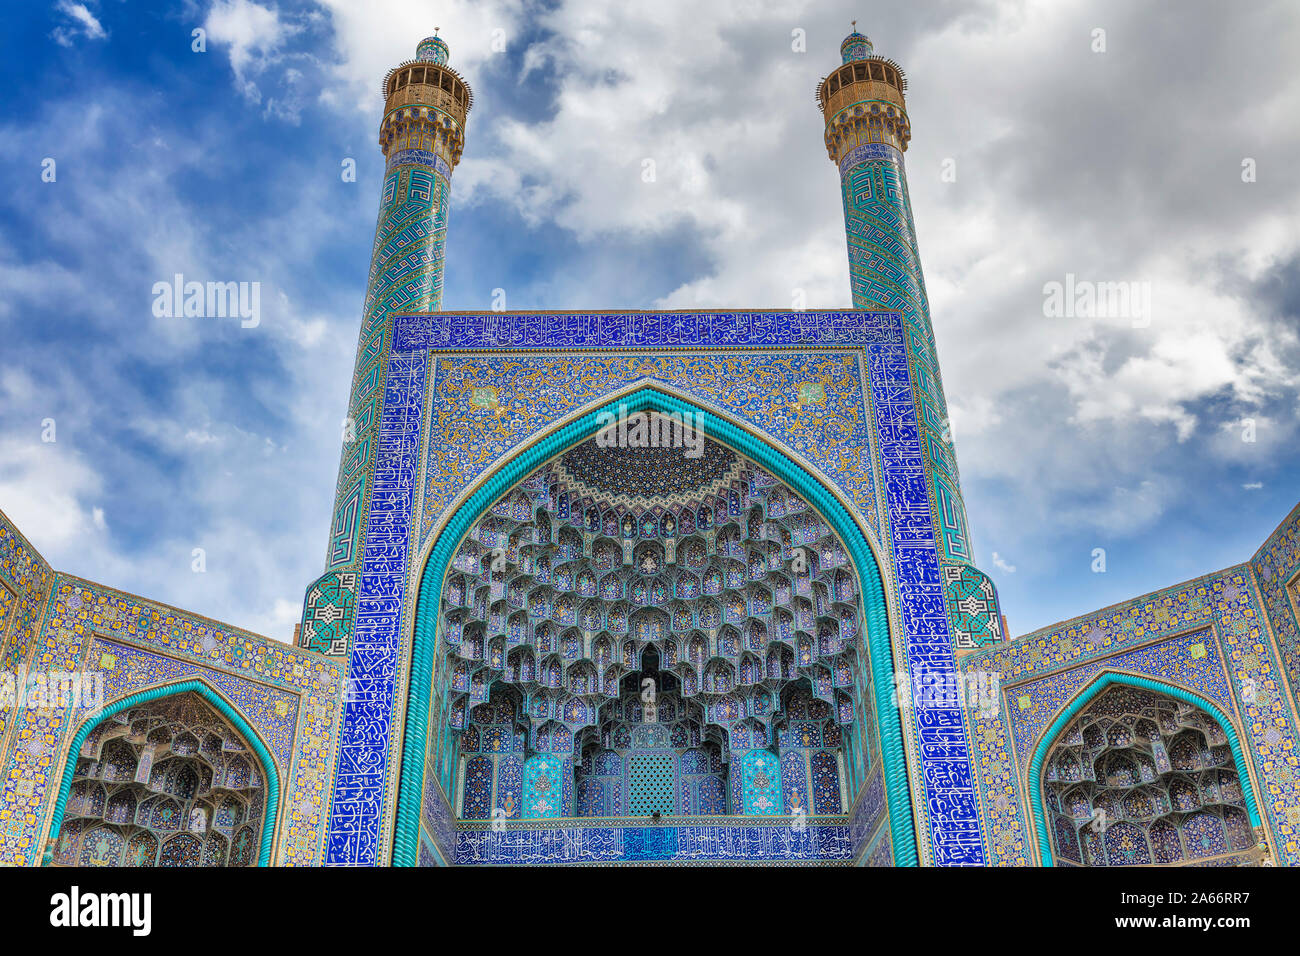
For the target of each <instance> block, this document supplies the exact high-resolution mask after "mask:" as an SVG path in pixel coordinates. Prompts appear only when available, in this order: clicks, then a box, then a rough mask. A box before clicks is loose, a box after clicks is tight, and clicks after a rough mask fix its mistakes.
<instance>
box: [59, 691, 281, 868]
mask: <svg viewBox="0 0 1300 956" xmlns="http://www.w3.org/2000/svg"><path fill="white" fill-rule="evenodd" d="M268 768H270V769H269V772H268ZM278 799H279V778H278V774H277V773H276V771H275V769H274V763H273V761H272V760H271V757H270V753H269V752H268V751H267V750H266V747H265V745H264V744H263V743H262V741H261V740H260V739H259V738H258V737H257V735H256V734H255V733H254V732H253V730H252V728H251V727H250V726H249V725H248V723H247V722H246V721H245V720H244V719H243V718H242V717H241V716H240V715H239V714H238V712H237V711H235V710H234V709H233V708H231V707H230V705H229V704H227V703H226V702H225V701H224V700H222V699H221V698H220V697H219V696H218V695H217V694H216V693H214V692H213V691H212V690H211V689H210V688H208V687H207V686H206V685H204V684H202V683H200V682H198V681H186V682H184V683H183V684H180V685H173V686H171V687H166V688H155V689H154V690H152V691H144V692H141V693H138V694H133V695H131V696H130V697H127V698H125V699H124V700H122V701H119V702H117V703H116V704H114V705H112V706H110V707H109V708H107V710H106V712H105V714H104V716H102V717H98V718H95V719H92V720H90V721H87V722H86V723H85V724H83V725H82V727H81V728H80V729H79V731H78V732H77V734H76V735H75V736H74V738H73V743H72V749H71V751H70V753H69V756H68V762H67V764H66V765H65V768H64V774H63V778H62V782H61V789H60V793H59V797H58V800H57V801H56V804H55V820H56V823H55V826H54V828H53V829H52V830H51V834H50V846H49V848H48V849H47V858H46V862H47V863H49V864H52V865H55V866H65V865H66V866H142V867H151V866H174V867H192V866H193V867H197V866H265V865H268V864H269V862H270V849H271V845H272V841H273V838H274V830H275V819H276V803H277V802H278Z"/></svg>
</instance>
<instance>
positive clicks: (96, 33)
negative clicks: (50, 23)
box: [50, 0, 108, 47]
mask: <svg viewBox="0 0 1300 956" xmlns="http://www.w3.org/2000/svg"><path fill="white" fill-rule="evenodd" d="M54 7H55V9H56V10H58V11H59V12H60V13H62V14H63V15H64V16H65V17H67V18H68V19H69V20H71V21H72V22H71V23H70V24H68V25H66V26H58V27H55V28H54V32H53V33H51V34H50V36H51V37H53V38H54V42H55V43H57V44H59V45H60V46H68V47H70V46H72V45H73V43H75V42H76V39H77V37H78V36H82V37H85V38H86V39H87V40H107V39H108V31H107V30H105V29H104V26H103V24H101V23H100V22H99V19H98V18H97V17H96V16H95V15H94V14H93V13H91V12H90V8H89V7H87V6H86V5H85V4H84V3H71V2H69V0H59V2H58V3H56V4H55V5H54Z"/></svg>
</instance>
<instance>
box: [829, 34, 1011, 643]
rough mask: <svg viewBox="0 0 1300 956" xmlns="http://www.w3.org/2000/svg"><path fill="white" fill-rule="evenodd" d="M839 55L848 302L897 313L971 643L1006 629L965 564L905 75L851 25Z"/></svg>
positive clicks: (936, 513) (935, 504)
mask: <svg viewBox="0 0 1300 956" xmlns="http://www.w3.org/2000/svg"><path fill="white" fill-rule="evenodd" d="M840 54H841V65H840V67H839V68H838V69H836V70H835V71H834V72H832V73H831V74H830V75H829V76H827V77H826V78H825V79H824V80H822V82H821V84H820V86H819V87H818V90H817V102H818V105H819V106H820V107H821V109H822V112H823V113H824V115H825V119H826V149H827V152H828V153H829V155H830V158H831V160H832V161H833V162H834V163H835V164H836V166H837V167H838V168H839V172H840V188H841V194H842V196H843V199H844V226H845V232H846V234H847V237H848V250H849V275H850V283H851V287H852V293H853V305H854V307H856V308H859V309H885V310H891V311H897V312H900V313H902V316H903V322H904V327H905V329H906V331H907V352H908V365H909V370H910V373H911V379H912V382H911V384H912V392H913V398H914V400H915V403H916V414H917V419H918V422H919V424H920V436H919V437H920V442H921V450H922V452H923V454H924V457H925V460H926V464H927V468H926V472H927V474H928V475H929V476H930V480H929V485H930V488H929V492H930V499H931V507H932V510H933V517H934V524H935V532H936V534H935V539H936V544H937V545H938V547H939V552H940V558H941V560H942V562H943V563H944V564H945V566H946V569H945V572H944V577H945V586H946V589H947V591H948V597H949V600H950V603H953V604H954V605H957V604H959V603H960V602H961V601H962V600H963V599H967V600H966V605H965V606H966V607H967V608H968V610H967V611H963V610H962V609H961V607H959V606H953V607H952V608H950V611H951V614H952V616H953V618H954V635H953V639H954V641H955V643H956V644H957V646H958V647H975V646H979V645H982V644H985V643H989V642H992V641H996V640H1000V639H1002V638H1003V637H1004V636H1005V635H1004V634H1003V630H1002V621H1001V615H1000V613H999V612H998V610H997V606H996V598H995V596H994V594H993V588H992V584H991V583H990V582H988V579H987V578H986V577H985V576H984V575H982V574H980V573H979V572H978V571H976V570H975V569H974V568H973V567H970V565H971V564H972V563H973V552H972V549H971V544H970V536H969V532H968V525H967V521H966V508H965V505H964V504H963V502H962V496H961V486H960V480H959V477H958V473H957V462H956V457H955V455H954V452H953V444H952V430H951V426H950V424H949V420H948V408H947V403H946V401H945V400H944V394H943V384H942V379H941V377H940V373H939V360H938V355H937V350H936V348H935V342H934V330H933V328H932V326H931V324H930V306H929V302H928V300H927V298H926V293H925V278H924V276H923V275H922V271H921V259H920V253H919V250H918V247H917V242H916V229H915V226H914V224H913V219H912V205H911V201H910V199H909V198H908V191H907V172H906V169H905V166H904V163H903V154H904V153H905V152H906V151H907V145H908V142H909V141H910V139H911V136H912V129H911V123H910V122H909V120H908V116H907V105H906V100H905V98H904V91H905V90H906V89H907V79H906V77H905V76H904V74H903V71H902V69H901V68H900V67H899V66H898V64H896V63H894V62H893V61H892V60H887V59H884V58H882V57H879V56H876V55H875V51H874V47H873V45H872V43H871V40H869V39H868V38H867V37H866V36H864V35H863V34H861V33H858V32H857V31H854V32H853V33H851V34H849V36H847V37H846V38H845V39H844V42H843V43H842V44H841V45H840ZM972 601H973V603H972Z"/></svg>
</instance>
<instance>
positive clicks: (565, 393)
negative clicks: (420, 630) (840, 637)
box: [326, 311, 984, 866]
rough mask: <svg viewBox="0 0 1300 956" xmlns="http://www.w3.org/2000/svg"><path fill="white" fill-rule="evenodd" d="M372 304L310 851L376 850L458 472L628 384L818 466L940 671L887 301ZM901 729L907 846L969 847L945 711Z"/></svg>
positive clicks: (938, 590)
mask: <svg viewBox="0 0 1300 956" xmlns="http://www.w3.org/2000/svg"><path fill="white" fill-rule="evenodd" d="M389 321H390V322H392V323H394V327H393V334H392V336H391V337H390V338H389V341H391V342H392V343H393V344H392V346H391V349H390V351H389V353H388V355H387V356H386V360H387V362H388V363H389V365H388V368H387V370H386V372H385V385H384V408H383V411H382V414H381V419H380V428H381V440H380V444H379V448H378V449H377V458H376V463H375V469H374V475H375V478H374V484H373V488H372V490H371V491H370V492H369V493H370V495H371V496H372V497H371V501H370V505H369V508H368V510H367V519H366V528H365V539H364V544H363V553H364V555H365V557H364V563H363V566H362V571H361V575H362V577H361V585H360V593H359V595H358V625H357V634H356V639H355V641H354V644H353V646H352V648H351V649H350V651H349V674H350V677H349V682H348V693H347V694H346V695H345V701H344V719H343V725H342V729H341V734H342V738H341V742H340V760H339V767H338V772H337V777H336V780H335V786H334V797H333V807H334V816H333V818H332V819H331V822H330V826H329V835H328V851H327V854H326V859H327V862H328V863H330V864H333V865H354V866H355V865H374V864H376V863H382V862H384V861H385V859H386V856H387V852H388V851H387V841H388V839H389V834H391V828H392V817H393V811H394V799H395V798H394V793H395V776H396V772H397V769H398V762H399V761H398V752H399V751H398V748H399V746H400V740H399V738H400V734H399V733H396V732H394V727H395V722H396V721H398V720H400V719H401V710H402V707H403V706H404V702H405V686H404V685H405V675H404V674H400V675H399V671H400V669H402V668H405V666H406V662H407V659H408V656H409V633H410V629H411V620H410V616H411V614H412V613H413V603H414V595H415V587H414V586H413V582H414V580H415V578H416V577H417V575H418V573H419V569H418V568H417V567H415V566H414V565H415V563H416V561H415V558H414V556H415V555H417V554H419V553H421V550H422V549H423V547H424V546H425V545H426V544H427V542H428V540H429V537H430V536H431V534H432V532H433V529H434V528H435V527H437V526H438V525H439V523H440V522H441V521H442V520H443V519H445V517H446V516H447V515H448V514H449V512H450V510H451V509H453V508H454V507H455V506H456V505H457V504H458V503H459V501H460V500H461V499H463V498H464V497H465V495H466V491H467V489H468V488H469V487H470V486H471V485H472V484H473V483H474V482H475V480H476V479H478V478H479V477H481V476H483V475H484V474H486V473H488V472H490V471H491V470H493V469H494V468H495V467H496V466H497V465H498V464H499V463H500V462H502V461H504V460H507V459H508V458H509V457H511V455H512V453H513V451H514V450H515V449H517V448H518V447H520V445H521V444H523V443H526V442H528V440H529V439H530V438H531V436H533V435H534V434H535V433H536V432H538V431H539V430H541V429H545V428H547V427H549V426H550V425H552V424H553V423H554V422H555V421H556V420H557V419H559V418H562V417H564V416H565V415H567V414H569V413H570V412H572V411H573V410H574V409H577V408H579V407H582V406H584V405H588V404H590V403H591V402H593V401H595V400H596V399H598V398H599V397H601V396H603V395H607V394H610V393H611V392H613V391H616V390H618V389H619V388H621V387H623V386H626V385H629V384H631V383H633V382H636V381H640V380H644V379H647V378H649V379H656V380H660V381H663V382H665V383H666V384H667V385H669V386H671V387H672V388H674V389H676V390H678V391H680V392H682V393H684V394H686V395H689V396H692V397H694V398H696V399H697V400H699V401H700V402H701V403H702V404H704V405H705V406H706V407H710V408H712V409H716V410H718V411H720V412H721V413H722V414H724V415H729V416H732V417H735V418H737V419H740V420H742V421H744V422H746V423H749V424H750V425H752V426H753V427H754V428H756V429H758V430H760V431H763V432H765V433H767V434H770V435H772V436H773V437H774V438H775V439H776V440H778V441H781V442H783V443H785V444H786V445H787V446H788V447H790V448H791V449H793V450H794V451H795V452H796V453H797V454H799V455H801V456H803V457H804V458H805V459H806V460H807V461H808V462H809V463H811V464H812V465H813V466H814V467H815V468H816V469H818V470H819V471H821V472H822V473H823V474H825V475H826V476H827V477H828V478H829V479H830V480H831V481H832V482H833V483H834V484H835V485H836V486H837V487H838V488H839V489H840V491H841V492H842V493H843V495H844V497H845V498H846V499H847V500H848V501H849V502H852V504H853V507H854V508H855V509H856V510H857V512H858V514H859V515H860V516H861V517H862V518H863V520H864V522H865V524H866V526H867V527H868V528H869V529H870V530H871V532H872V533H873V535H874V537H875V540H876V543H877V545H881V543H882V542H884V543H883V546H881V547H880V549H879V551H878V555H879V557H880V559H881V561H882V570H884V573H885V574H886V575H887V576H893V578H894V581H895V583H894V585H893V586H892V587H889V586H887V590H889V591H892V592H893V595H894V601H893V602H892V603H893V606H894V613H895V616H896V617H898V618H899V619H900V620H895V621H894V622H893V625H892V626H893V629H894V632H895V635H896V638H895V657H896V659H898V658H901V659H903V660H906V661H908V665H909V667H912V668H916V667H918V666H920V665H924V666H925V667H927V668H929V669H932V670H937V671H939V672H941V673H942V672H944V671H949V672H950V671H952V670H953V668H954V666H955V665H954V659H953V652H952V641H951V636H950V634H949V631H948V628H949V625H948V619H947V614H946V611H945V607H944V601H943V588H942V583H941V581H940V579H939V555H938V552H937V550H936V546H935V533H934V530H933V529H934V523H933V521H932V518H931V516H932V514H933V508H934V504H933V502H932V501H931V500H930V497H929V491H928V489H927V483H926V481H925V473H924V469H925V460H924V456H923V453H922V450H921V445H920V433H919V429H918V427H917V423H916V411H915V405H914V402H913V399H912V387H911V381H910V372H909V368H908V363H907V353H906V345H905V343H904V334H903V329H902V319H901V316H900V315H899V314H898V313H893V312H865V311H838V312H698V313H656V312H646V313H544V314H527V313H438V314H434V315H417V316H403V315H393V316H390V317H389ZM560 371H563V372H564V373H565V374H557V373H558V372H560ZM808 381H813V382H820V383H822V384H823V385H824V386H825V391H826V402H825V404H824V405H805V404H801V402H800V393H799V385H800V383H802V382H808ZM475 386H491V387H493V388H496V389H497V399H496V401H495V402H494V403H493V406H489V407H484V406H482V405H481V404H480V405H474V404H473V403H472V402H471V401H470V397H471V395H472V394H473V388H474V387H475ZM524 389H527V391H526V393H525V392H524ZM420 410H422V411H423V415H424V417H423V418H422V419H421V418H420V417H419V415H418V412H419V411H420ZM422 423H427V427H425V428H422V427H421V425H422ZM878 462H879V463H878ZM900 623H901V625H902V630H901V631H900ZM904 635H905V636H904ZM904 736H905V739H906V741H907V745H908V748H907V749H908V753H909V756H910V757H911V759H910V760H909V768H908V772H909V778H910V782H911V790H912V793H913V800H914V804H915V810H916V817H917V819H918V828H919V834H922V835H923V836H920V837H919V839H918V843H919V846H920V851H921V854H922V862H927V863H930V862H933V863H940V864H967V865H975V864H979V863H982V862H983V860H984V855H983V854H984V842H983V840H982V839H981V837H980V833H979V816H978V811H977V801H976V797H975V793H974V788H973V784H972V778H971V770H970V763H969V752H968V750H967V738H966V734H965V732H964V729H963V714H962V711H961V710H960V709H959V708H958V707H957V706H953V707H951V708H949V707H943V706H940V707H931V708H928V709H921V710H915V711H912V719H911V720H910V721H905V722H904ZM918 755H919V757H918ZM918 760H919V763H918Z"/></svg>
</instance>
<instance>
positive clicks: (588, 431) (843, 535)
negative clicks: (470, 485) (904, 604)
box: [393, 386, 917, 866]
mask: <svg viewBox="0 0 1300 956" xmlns="http://www.w3.org/2000/svg"><path fill="white" fill-rule="evenodd" d="M620 406H623V408H624V409H625V410H626V411H628V412H642V411H646V410H648V409H649V410H654V411H659V412H662V413H666V414H671V413H681V412H690V413H692V414H694V415H695V416H697V419H696V420H697V421H698V422H699V425H700V427H701V428H703V430H704V432H705V434H706V435H708V436H709V437H711V438H714V439H716V440H718V441H721V442H723V443H724V444H727V445H730V446H731V447H732V448H733V449H735V450H736V451H738V452H740V453H741V454H742V455H744V456H746V457H747V458H749V459H751V460H752V461H754V462H756V463H757V464H759V465H760V466H761V467H763V468H764V469H766V470H767V471H768V472H769V473H770V474H772V475H774V476H775V477H776V478H778V479H780V480H781V481H782V482H784V483H785V484H786V485H788V486H789V487H791V488H793V489H794V490H795V491H796V492H798V493H799V494H800V495H801V496H803V498H804V499H806V500H807V501H808V502H810V503H811V504H812V505H813V507H815V508H816V509H817V510H818V511H819V512H820V513H821V515H822V516H823V517H824V518H826V520H827V521H828V522H829V523H830V525H831V527H833V528H834V529H835V531H836V533H837V534H839V536H840V540H842V541H843V542H844V544H845V546H846V547H847V548H848V549H849V552H850V553H851V554H852V556H853V559H854V564H855V566H856V567H857V569H858V580H859V582H860V583H861V585H862V603H863V611H864V617H865V618H866V629H867V647H868V654H869V657H870V660H871V672H872V678H873V679H874V681H875V684H876V714H877V717H878V720H879V724H880V750H881V761H882V763H883V764H884V773H885V792H886V794H887V796H888V802H889V823H890V831H891V832H892V834H893V840H894V844H893V846H894V864H895V865H896V866H916V865H917V847H916V830H915V827H914V824H913V821H912V801H911V792H910V790H909V789H908V783H907V764H906V758H905V756H904V751H903V725H902V721H901V719H900V717H899V713H898V708H897V707H896V706H895V703H894V699H893V681H892V679H891V678H892V676H893V673H894V662H893V654H892V651H891V648H890V637H889V618H888V613H887V611H886V608H885V592H884V587H883V585H882V583H881V575H880V567H879V565H877V564H876V559H875V555H873V554H872V552H871V548H870V546H869V545H868V544H867V541H866V538H864V537H863V535H862V531H861V529H859V528H858V525H857V523H856V522H855V521H854V520H853V519H852V517H851V516H850V515H849V513H848V512H847V511H846V510H845V509H844V506H843V505H841V504H840V502H839V501H838V499H836V498H835V496H834V495H832V494H831V493H830V492H829V491H827V490H826V488H825V486H824V485H823V484H822V483H821V482H820V481H819V480H818V479H816V478H815V477H814V476H813V475H812V474H810V473H809V472H808V471H807V470H806V469H804V468H803V467H802V466H800V465H799V464H797V463H796V462H794V461H792V460H791V459H789V458H788V457H786V456H785V455H784V454H781V453H780V452H778V451H777V450H776V449H775V448H773V447H772V446H771V445H769V444H768V443H766V442H764V441H762V440H760V439H758V438H756V437H754V436H753V435H751V434H749V433H748V432H746V431H745V430H744V429H742V428H739V427H737V426H736V425H735V424H733V423H731V422H729V421H726V420H725V419H723V418H721V417H719V416H718V415H716V414H714V413H712V412H709V411H707V410H706V409H702V408H700V407H699V406H697V405H694V404H692V403H689V402H686V401H684V400H683V399H681V398H679V397H677V396H675V395H669V394H667V393H665V392H661V391H659V390H658V389H655V388H653V387H650V386H646V387H643V388H640V389H637V390H636V391H634V392H631V393H630V394H627V395H624V396H622V397H620V398H619V399H617V400H615V401H612V402H610V403H609V404H607V405H605V406H603V407H602V408H599V409H597V410H594V411H591V412H588V413H587V414H585V415H583V416H581V417H579V418H577V419H576V420H574V421H572V422H570V423H569V424H568V425H567V426H565V427H564V428H562V429H560V430H559V431H558V432H556V433H555V434H553V435H548V436H547V437H546V438H544V439H542V440H541V441H539V442H537V443H536V444H535V445H533V446H531V447H530V448H528V449H525V450H524V451H523V452H521V453H520V454H519V455H517V456H516V457H514V458H513V459H511V460H510V461H508V462H506V464H504V465H502V466H501V468H500V469H499V470H498V471H497V472H496V473H495V474H493V475H492V476H491V478H490V479H489V480H488V481H486V482H484V484H483V486H482V487H480V488H479V490H478V491H477V492H475V493H474V495H473V496H471V497H470V498H469V500H468V501H466V502H465V503H464V504H462V505H461V506H460V507H459V508H458V509H456V512H455V514H453V515H452V517H451V520H450V521H448V522H447V524H446V525H445V526H444V527H443V529H442V532H441V533H440V534H439V535H438V540H437V543H436V544H435V545H434V548H433V550H432V551H431V552H430V554H429V560H428V562H427V563H426V564H425V566H424V570H423V572H422V573H421V576H420V590H419V596H418V598H417V601H416V606H415V607H416V610H415V642H414V645H415V646H414V648H413V649H412V657H411V669H410V675H411V679H410V689H409V692H408V694H409V696H408V704H407V708H406V714H407V717H406V728H405V738H404V740H403V742H402V769H401V773H400V775H399V780H398V790H397V815H396V821H395V824H394V828H393V865H394V866H415V865H416V864H417V862H418V845H419V820H420V801H421V799H422V797H423V790H424V787H423V783H424V749H425V738H426V736H427V734H428V723H429V696H430V694H431V693H432V688H433V657H434V652H435V649H436V645H437V641H436V637H437V621H438V611H437V609H438V607H439V604H440V599H441V597H442V582H443V579H444V578H445V577H446V573H447V567H448V565H449V564H450V563H451V559H452V556H453V554H454V552H455V549H456V548H457V547H458V546H459V545H460V542H461V539H462V538H463V537H464V536H465V534H466V533H468V531H469V529H470V528H471V527H472V525H473V523H474V522H475V521H477V520H478V519H479V517H480V516H481V515H483V514H484V513H486V512H487V510H488V509H489V508H490V507H491V506H492V505H493V504H495V503H496V502H497V500H498V499H500V498H501V497H503V496H504V495H505V494H506V492H508V491H509V490H510V489H511V488H513V487H514V486H515V485H517V484H518V483H519V482H521V481H523V480H524V479H525V478H526V477H528V476H529V475H530V474H532V473H533V472H534V471H536V470H537V469H538V468H539V467H541V466H542V465H543V464H544V463H545V462H547V461H550V460H551V459H552V458H554V457H556V456H557V455H559V454H562V453H563V452H564V451H566V450H567V449H568V448H570V447H572V446H573V445H577V444H579V443H580V442H582V441H585V440H586V439H588V438H590V437H591V436H592V435H594V434H596V433H597V432H598V431H599V430H600V428H601V427H602V426H603V425H604V424H607V423H608V417H606V419H605V421H604V422H602V421H601V420H600V418H599V416H601V415H602V414H604V415H606V416H608V415H609V414H615V415H616V414H618V413H619V408H620ZM864 569H865V572H866V573H864Z"/></svg>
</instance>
